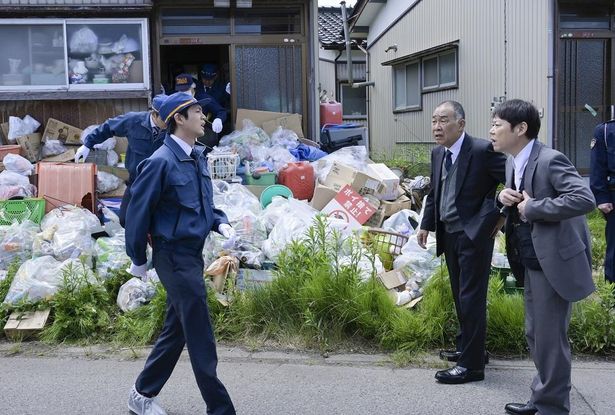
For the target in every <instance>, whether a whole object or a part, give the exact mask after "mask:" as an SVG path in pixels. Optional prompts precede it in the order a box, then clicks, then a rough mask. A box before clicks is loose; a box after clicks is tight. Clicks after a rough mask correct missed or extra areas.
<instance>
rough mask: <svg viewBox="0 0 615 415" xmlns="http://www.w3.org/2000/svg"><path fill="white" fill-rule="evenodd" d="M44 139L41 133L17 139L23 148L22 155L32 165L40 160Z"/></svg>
mask: <svg viewBox="0 0 615 415" xmlns="http://www.w3.org/2000/svg"><path fill="white" fill-rule="evenodd" d="M42 138H43V136H42V134H41V133H33V134H28V135H24V136H23V137H17V144H19V145H20V146H21V153H22V154H23V156H24V157H25V158H27V159H28V160H30V161H31V162H32V163H36V162H37V161H38V160H39V159H40V154H41V140H42Z"/></svg>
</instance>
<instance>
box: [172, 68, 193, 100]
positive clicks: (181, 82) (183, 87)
mask: <svg viewBox="0 0 615 415" xmlns="http://www.w3.org/2000/svg"><path fill="white" fill-rule="evenodd" d="M195 91H196V82H194V78H193V77H192V75H190V74H188V73H180V74H179V75H177V76H176V77H175V92H186V93H189V94H191V95H192V96H194V93H195Z"/></svg>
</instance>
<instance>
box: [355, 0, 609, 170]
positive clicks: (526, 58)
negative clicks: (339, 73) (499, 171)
mask: <svg viewBox="0 0 615 415" xmlns="http://www.w3.org/2000/svg"><path fill="white" fill-rule="evenodd" d="M613 11H614V2H613V1H612V0H604V1H601V0H595V1H594V0H589V1H584V2H578V1H576V2H575V1H563V0H559V1H558V0H514V1H511V0H468V1H463V2H460V1H453V0H387V1H382V0H376V1H373V0H359V2H358V3H357V5H356V6H355V11H354V13H353V15H352V16H351V18H350V26H351V28H352V29H351V30H353V31H355V32H361V33H366V34H367V50H368V52H369V53H368V55H367V65H368V78H369V79H368V80H370V81H374V86H372V87H370V92H369V97H370V99H369V104H368V116H369V120H370V137H371V145H372V151H376V152H379V153H384V154H388V155H393V154H396V153H398V154H403V153H404V152H407V150H408V149H410V148H412V149H414V150H413V151H416V149H424V150H425V151H428V150H429V149H430V148H431V147H432V146H433V140H432V138H431V114H432V111H433V109H434V108H435V106H436V105H437V104H438V103H440V102H441V101H444V100H447V99H453V100H456V101H459V102H461V103H462V104H463V105H464V107H465V110H466V121H467V131H468V132H469V133H470V134H473V135H475V136H479V137H487V135H488V130H489V128H490V117H491V116H490V113H491V109H492V108H493V107H494V106H495V105H497V103H499V102H501V101H502V100H505V99H510V98H521V99H525V100H529V101H532V102H533V103H534V104H535V105H536V106H537V107H538V109H539V110H540V112H541V115H542V125H543V127H542V129H541V132H540V136H539V137H538V138H539V139H540V140H541V141H543V142H545V143H547V144H548V145H551V146H553V147H555V148H557V149H559V150H561V151H563V152H564V153H565V154H567V155H568V156H569V157H570V158H571V160H572V161H573V163H575V165H576V166H577V168H578V169H579V170H580V171H582V172H585V171H587V169H588V168H589V141H590V138H591V135H592V132H593V128H594V126H595V124H597V123H598V122H602V121H603V120H605V119H608V118H610V116H611V115H610V109H609V105H610V104H613V103H615V86H614V84H613V79H612V78H613V68H614V65H613V59H614V56H615V54H614V53H613V50H614V49H613V48H614V45H613V37H614V34H615V32H614V23H613V22H614V12H613ZM588 108H591V109H588Z"/></svg>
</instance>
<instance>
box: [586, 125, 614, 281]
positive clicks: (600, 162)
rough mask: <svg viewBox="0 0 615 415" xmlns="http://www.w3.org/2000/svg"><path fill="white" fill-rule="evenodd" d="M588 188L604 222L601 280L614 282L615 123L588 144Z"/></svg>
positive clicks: (604, 127) (598, 130)
mask: <svg viewBox="0 0 615 415" xmlns="http://www.w3.org/2000/svg"><path fill="white" fill-rule="evenodd" d="M589 183H590V187H591V190H592V192H593V193H594V197H595V198H596V204H597V205H598V209H600V211H601V212H602V213H603V214H604V217H605V219H606V231H605V233H606V255H605V256H604V277H605V278H606V280H607V281H609V282H615V216H614V215H615V213H614V212H613V203H615V120H611V121H607V122H605V123H602V124H599V125H598V126H597V127H596V129H595V130H594V137H593V138H592V141H591V175H590V181H589Z"/></svg>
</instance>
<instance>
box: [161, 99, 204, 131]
mask: <svg viewBox="0 0 615 415" xmlns="http://www.w3.org/2000/svg"><path fill="white" fill-rule="evenodd" d="M206 101H207V99H205V100H201V101H197V100H196V99H194V97H193V96H192V95H190V94H188V93H186V92H176V93H174V94H171V95H169V96H168V97H167V98H166V99H165V100H164V102H163V103H162V106H161V107H160V111H159V113H160V118H162V121H164V123H165V124H168V122H169V120H170V119H171V118H172V117H173V115H175V114H177V113H178V112H179V111H181V110H183V109H184V108H188V107H191V106H193V105H201V103H205V102H206Z"/></svg>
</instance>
